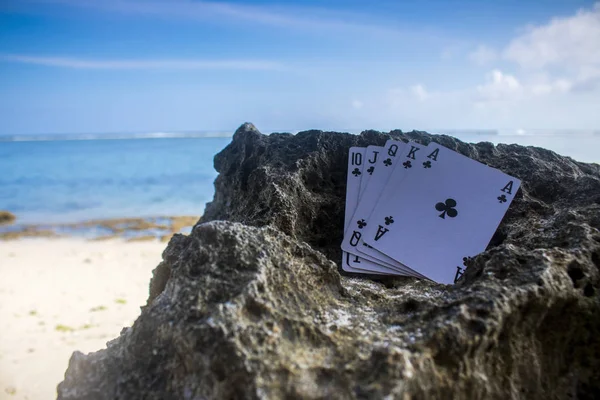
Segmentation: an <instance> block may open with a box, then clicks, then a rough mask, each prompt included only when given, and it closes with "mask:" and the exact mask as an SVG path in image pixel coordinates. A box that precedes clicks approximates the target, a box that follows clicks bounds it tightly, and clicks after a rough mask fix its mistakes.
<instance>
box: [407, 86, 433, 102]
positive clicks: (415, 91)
mask: <svg viewBox="0 0 600 400" xmlns="http://www.w3.org/2000/svg"><path fill="white" fill-rule="evenodd" d="M410 92H411V93H412V95H413V96H415V97H416V98H417V99H418V100H419V101H425V100H427V99H428V98H429V96H430V95H429V93H428V92H427V89H425V87H424V86H423V85H421V84H418V85H414V86H411V88H410Z"/></svg>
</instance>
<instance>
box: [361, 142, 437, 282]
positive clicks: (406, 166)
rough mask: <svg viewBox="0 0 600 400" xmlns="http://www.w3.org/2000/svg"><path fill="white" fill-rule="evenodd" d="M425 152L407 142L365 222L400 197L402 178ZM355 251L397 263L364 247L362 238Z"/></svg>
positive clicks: (409, 172)
mask: <svg viewBox="0 0 600 400" xmlns="http://www.w3.org/2000/svg"><path fill="white" fill-rule="evenodd" d="M426 151H427V147H426V146H423V145H421V144H418V143H414V142H409V143H408V144H407V146H405V148H404V149H403V151H402V152H401V153H400V155H399V158H398V161H397V165H396V168H394V170H393V171H392V174H391V176H390V178H389V179H388V182H387V185H385V187H384V188H383V189H382V191H381V195H380V196H379V199H378V200H377V202H376V204H375V206H374V207H373V209H372V210H371V213H370V214H369V218H368V220H367V221H374V220H373V219H371V218H372V215H373V213H374V212H375V210H377V209H378V208H381V207H382V206H383V205H384V204H385V203H386V201H387V199H390V198H392V197H393V196H399V195H402V182H403V180H404V178H405V177H406V175H408V174H411V173H413V172H414V171H415V170H417V165H418V164H419V160H420V159H421V157H422V155H423V153H425V152H426ZM356 249H357V250H358V251H359V252H360V253H361V254H364V255H365V256H369V257H372V258H375V259H377V260H380V261H382V262H385V263H389V264H393V263H396V262H397V261H396V260H394V259H393V258H391V257H389V256H388V255H386V254H383V253H382V252H380V251H378V250H377V249H375V248H373V247H371V246H368V245H366V244H365V242H364V237H363V238H361V240H360V244H359V245H358V246H356ZM407 268H408V267H407ZM411 270H412V268H411ZM413 275H414V276H420V277H424V276H423V275H422V274H420V273H419V272H418V271H414V270H413Z"/></svg>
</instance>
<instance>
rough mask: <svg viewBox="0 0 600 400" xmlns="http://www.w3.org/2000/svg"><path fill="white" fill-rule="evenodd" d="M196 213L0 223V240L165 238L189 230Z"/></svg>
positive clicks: (153, 239)
mask: <svg viewBox="0 0 600 400" xmlns="http://www.w3.org/2000/svg"><path fill="white" fill-rule="evenodd" d="M199 219H200V217H199V216H189V215H183V216H154V217H123V218H108V219H93V220H87V221H81V222H75V223H63V224H61V223H52V224H43V223H42V224H19V221H18V216H17V220H16V221H15V222H13V223H12V224H5V225H0V241H12V240H20V239H26V238H54V239H58V238H83V239H86V240H91V241H101V240H109V239H123V240H125V241H127V242H136V241H155V240H159V241H160V242H168V241H169V240H170V239H171V237H172V236H173V235H174V234H176V233H186V234H187V233H189V231H191V228H192V227H193V226H194V225H195V224H196V222H198V220H199Z"/></svg>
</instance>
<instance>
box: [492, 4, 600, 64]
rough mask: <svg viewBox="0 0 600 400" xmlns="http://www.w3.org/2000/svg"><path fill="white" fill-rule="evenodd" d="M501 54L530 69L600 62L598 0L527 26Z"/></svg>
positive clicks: (599, 9) (599, 8)
mask: <svg viewBox="0 0 600 400" xmlns="http://www.w3.org/2000/svg"><path fill="white" fill-rule="evenodd" d="M504 57H505V58H506V59H507V60H510V61H514V62H516V63H518V64H519V65H520V66H522V67H525V68H534V69H535V68H537V69H540V68H544V67H552V66H558V67H564V68H568V69H577V68H581V67H585V66H590V65H596V66H598V65H600V3H596V4H595V6H594V7H593V8H592V9H591V10H580V11H578V12H577V13H576V14H575V15H574V16H571V17H562V18H554V19H552V20H551V21H550V22H549V23H548V24H545V25H540V26H534V27H530V28H529V29H528V30H527V32H526V33H525V34H523V35H521V36H519V37H517V38H515V39H514V40H512V41H511V42H510V44H509V45H508V47H507V48H506V49H505V51H504Z"/></svg>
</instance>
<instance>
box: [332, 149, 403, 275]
mask: <svg viewBox="0 0 600 400" xmlns="http://www.w3.org/2000/svg"><path fill="white" fill-rule="evenodd" d="M381 150H383V147H380V146H369V148H368V149H365V148H363V147H351V148H350V151H349V154H348V177H347V179H346V210H345V219H344V228H345V227H346V226H347V225H348V221H349V220H350V218H351V216H352V214H353V213H354V209H355V207H356V204H357V202H358V196H359V191H360V186H361V181H362V177H363V170H364V166H365V163H368V161H367V160H368V159H369V158H370V159H373V154H374V153H375V152H377V153H378V152H380V151H381ZM365 154H366V155H367V157H365ZM369 156H370V157H369ZM375 157H376V156H375ZM367 169H368V167H367ZM344 230H345V229H344ZM365 268H366V269H365ZM342 269H343V270H344V271H347V272H358V273H365V272H370V273H375V274H387V273H389V272H391V271H390V270H389V269H388V268H385V267H381V266H378V265H377V264H374V263H371V262H369V261H367V260H363V259H361V258H360V257H358V256H355V255H351V254H348V253H346V252H342Z"/></svg>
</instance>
